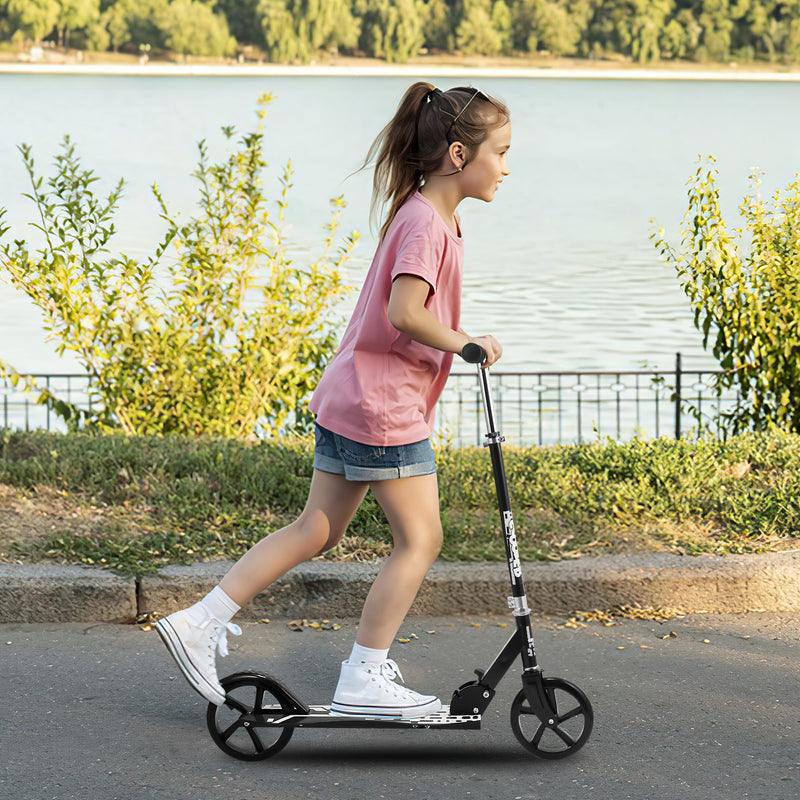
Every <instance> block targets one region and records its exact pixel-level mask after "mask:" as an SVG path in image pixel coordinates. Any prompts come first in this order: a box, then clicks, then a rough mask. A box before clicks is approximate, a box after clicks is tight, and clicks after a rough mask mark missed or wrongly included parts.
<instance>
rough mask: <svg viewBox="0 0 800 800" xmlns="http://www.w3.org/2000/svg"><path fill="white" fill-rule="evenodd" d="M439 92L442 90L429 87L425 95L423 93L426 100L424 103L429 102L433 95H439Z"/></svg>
mask: <svg viewBox="0 0 800 800" xmlns="http://www.w3.org/2000/svg"><path fill="white" fill-rule="evenodd" d="M441 93H442V90H441V89H436V88H433V89H431V90H430V91H429V92H428V94H426V95H425V102H426V103H430V102H431V100H432V99H433V98H434V97H436V96H437V95H440V94H441Z"/></svg>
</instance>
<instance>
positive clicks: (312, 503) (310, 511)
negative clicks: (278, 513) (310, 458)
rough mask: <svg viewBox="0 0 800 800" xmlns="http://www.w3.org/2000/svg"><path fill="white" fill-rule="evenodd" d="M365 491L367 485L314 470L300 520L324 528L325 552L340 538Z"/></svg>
mask: <svg viewBox="0 0 800 800" xmlns="http://www.w3.org/2000/svg"><path fill="white" fill-rule="evenodd" d="M368 491H369V484H368V483H364V482H361V481H349V480H347V479H346V478H345V477H344V475H337V474H334V473H332V472H323V471H322V470H318V469H315V470H314V474H313V475H312V478H311V489H310V490H309V493H308V500H307V501H306V505H305V508H304V509H303V513H302V514H301V515H300V520H302V521H304V522H309V523H311V524H312V525H315V526H316V525H323V526H325V527H326V528H327V530H328V541H327V542H326V544H325V547H324V549H325V550H327V549H329V548H331V547H334V546H335V545H336V544H337V542H338V541H339V540H340V539H341V538H342V536H344V533H345V531H346V530H347V526H348V525H349V524H350V522H351V520H352V519H353V517H354V516H355V513H356V511H358V507H359V506H360V505H361V503H362V502H363V501H364V498H365V497H366V495H367V492H368Z"/></svg>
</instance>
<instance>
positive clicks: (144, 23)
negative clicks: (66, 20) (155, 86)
mask: <svg viewBox="0 0 800 800" xmlns="http://www.w3.org/2000/svg"><path fill="white" fill-rule="evenodd" d="M167 5H168V0H117V2H116V3H114V4H113V5H112V6H109V8H108V9H106V11H104V12H103V17H102V19H103V21H104V22H105V26H106V29H107V30H108V34H109V36H110V38H111V46H112V47H113V48H114V50H119V49H120V48H123V47H129V48H132V49H134V50H136V51H138V47H139V45H140V44H149V45H151V46H152V47H154V48H156V49H159V50H160V49H163V48H164V47H165V46H166V43H165V41H164V32H163V31H162V29H161V26H160V21H161V19H162V18H163V16H164V13H165V12H166V9H167Z"/></svg>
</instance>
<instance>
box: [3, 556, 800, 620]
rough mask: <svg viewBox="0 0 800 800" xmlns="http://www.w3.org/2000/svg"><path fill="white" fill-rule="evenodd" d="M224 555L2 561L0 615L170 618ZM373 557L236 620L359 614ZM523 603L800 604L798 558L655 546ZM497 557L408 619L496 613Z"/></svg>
mask: <svg viewBox="0 0 800 800" xmlns="http://www.w3.org/2000/svg"><path fill="white" fill-rule="evenodd" d="M229 567H230V562H223V561H217V562H211V563H207V564H195V565H192V566H190V567H167V568H165V569H163V570H161V572H159V573H158V574H157V575H154V576H148V577H145V578H142V579H141V580H139V581H136V580H133V579H126V578H120V577H118V576H116V575H114V574H112V573H110V572H106V571H104V570H99V569H84V568H82V567H72V566H58V565H53V564H28V565H20V564H13V565H12V564H0V622H4V623H13V622H98V621H132V620H133V619H134V618H135V617H136V615H137V614H141V613H145V612H149V611H157V612H160V613H162V614H168V613H171V612H172V611H175V610H177V609H179V608H183V607H185V606H187V605H189V604H191V603H193V602H195V601H196V600H197V599H198V598H199V597H202V595H203V594H205V593H206V592H207V591H209V590H210V589H211V588H212V587H213V586H215V585H216V584H217V583H218V582H219V580H220V578H221V577H222V576H223V575H224V574H225V572H226V571H227V570H228V568H229ZM378 569H379V565H378V564H355V563H337V562H326V561H312V562H310V563H307V564H303V565H302V566H300V567H297V568H296V569H294V570H292V571H291V572H289V573H287V575H285V576H284V577H283V578H281V579H280V580H278V581H277V582H276V583H274V584H273V585H272V586H271V587H270V588H269V589H268V590H267V591H266V592H264V593H263V594H261V595H259V596H258V597H257V598H256V599H255V600H254V601H253V602H252V603H250V604H249V605H248V606H246V607H245V608H244V609H242V611H241V613H240V615H239V617H240V618H241V619H244V620H247V619H250V620H253V619H260V618H263V617H283V616H291V617H352V616H358V614H359V613H360V611H361V606H362V604H363V602H364V598H365V597H366V594H367V591H368V590H369V587H370V585H371V583H372V580H373V579H374V577H375V575H376V574H377V571H378ZM523 576H524V578H525V584H526V590H527V592H528V603H529V605H530V607H531V610H532V611H533V612H535V613H538V614H568V613H572V612H575V611H590V610H593V609H609V608H613V607H614V606H620V605H635V604H639V605H642V606H654V607H662V608H674V609H681V610H683V611H685V612H690V613H697V612H709V613H713V612H731V613H742V612H746V611H776V612H778V611H779V612H796V611H800V553H769V554H765V555H742V556H726V557H720V556H697V557H691V556H677V555H672V554H669V553H655V554H646V555H634V556H620V557H616V556H603V557H600V558H581V559H577V560H574V561H560V562H556V563H547V564H542V563H526V564H523ZM509 594H510V592H509V585H508V569H507V567H506V566H505V564H467V563H445V562H439V563H436V564H435V565H434V566H433V568H432V569H431V571H430V573H429V575H428V578H427V579H426V581H425V583H424V584H423V586H422V589H421V590H420V593H419V595H418V597H417V599H416V601H415V603H414V606H413V607H412V609H411V613H412V614H427V615H450V614H486V613H495V612H502V611H504V610H505V608H506V598H507V596H508V595H509Z"/></svg>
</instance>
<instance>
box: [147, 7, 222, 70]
mask: <svg viewBox="0 0 800 800" xmlns="http://www.w3.org/2000/svg"><path fill="white" fill-rule="evenodd" d="M158 26H159V28H160V29H161V32H162V34H163V37H164V43H165V45H166V46H167V48H168V49H169V50H171V51H172V52H173V53H180V54H181V55H196V56H217V57H219V56H229V55H231V54H232V53H234V52H235V51H236V40H235V39H234V38H233V37H232V36H231V35H230V31H229V30H228V23H227V22H226V21H225V17H222V16H220V15H219V14H215V13H214V12H213V11H212V10H211V7H210V6H207V5H205V4H204V3H201V2H198V0H173V2H171V3H170V4H169V5H168V6H167V8H166V9H165V10H164V11H163V12H162V14H161V17H160V18H159V20H158Z"/></svg>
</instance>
